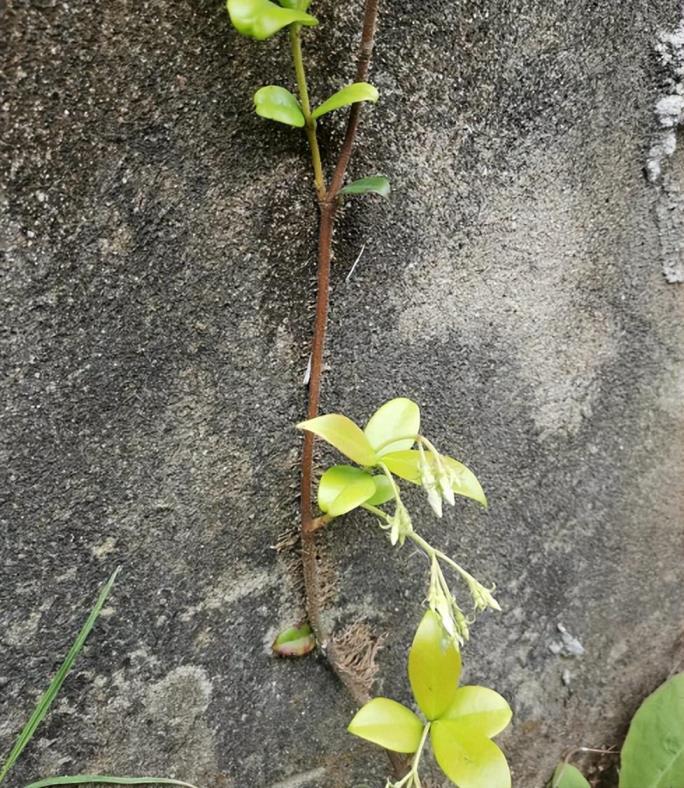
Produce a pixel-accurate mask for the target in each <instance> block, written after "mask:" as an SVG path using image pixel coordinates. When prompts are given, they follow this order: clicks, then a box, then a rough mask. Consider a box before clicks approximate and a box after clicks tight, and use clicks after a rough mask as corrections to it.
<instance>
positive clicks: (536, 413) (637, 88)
mask: <svg viewBox="0 0 684 788" xmlns="http://www.w3.org/2000/svg"><path fill="white" fill-rule="evenodd" d="M382 5H383V8H382V14H381V20H380V28H379V33H378V40H377V51H376V60H375V62H374V65H373V67H372V80H373V81H374V83H375V84H376V85H377V86H378V88H379V89H380V92H381V101H380V103H379V104H378V105H377V107H376V108H373V109H371V110H369V111H368V112H365V113H364V122H363V130H362V134H361V136H360V139H359V146H358V149H357V153H356V155H355V158H354V160H353V163H352V168H351V169H352V175H354V176H356V177H358V176H361V175H366V174H372V173H375V172H384V173H387V174H388V175H389V176H390V177H391V179H392V183H393V187H394V193H393V196H392V199H391V201H390V202H389V203H387V204H381V203H379V202H376V201H373V200H368V201H357V202H354V203H350V204H349V205H348V206H347V207H346V208H345V210H344V213H343V215H342V217H341V219H340V223H339V225H338V229H337V233H336V259H335V264H334V273H333V287H332V314H331V323H330V341H329V344H328V362H329V365H330V370H329V372H328V373H327V374H326V377H325V383H324V392H323V406H324V410H327V411H330V410H334V411H344V412H345V413H348V414H349V415H351V416H352V417H354V418H357V419H359V420H363V419H365V418H366V417H367V416H368V415H369V414H370V412H371V411H372V410H373V409H374V408H375V407H376V406H377V405H378V404H379V403H380V402H382V401H384V400H385V399H387V398H389V397H390V396H394V395H407V396H410V397H413V398H414V399H416V400H417V401H418V402H419V403H420V405H421V407H422V408H423V414H424V425H425V428H426V431H427V433H428V434H429V435H430V436H433V438H434V439H435V441H436V442H437V443H438V445H440V446H441V447H443V448H444V449H445V450H447V449H449V450H451V451H452V452H453V453H454V454H456V456H458V457H460V458H462V459H463V460H464V461H466V462H467V463H468V464H469V465H470V466H471V467H472V468H473V469H475V470H476V472H477V473H478V475H479V477H480V479H481V480H482V482H483V485H484V486H485V488H486V491H487V493H488V496H489V498H490V502H491V508H490V511H489V512H488V513H486V514H483V513H482V512H480V511H478V510H477V507H476V506H474V505H472V504H469V503H467V502H465V501H462V502H458V503H457V506H456V510H455V512H452V511H450V512H449V515H448V516H447V517H446V518H445V519H444V520H443V521H441V522H438V521H435V520H434V518H432V517H430V516H429V514H428V511H427V508H426V507H425V505H424V502H423V500H422V498H421V497H420V496H416V497H415V499H413V507H414V509H415V511H417V512H419V513H420V514H419V516H418V517H417V518H416V519H417V521H418V522H419V524H420V527H421V529H422V530H423V531H424V532H425V533H426V535H428V536H429V537H430V538H431V539H432V540H433V541H434V542H435V543H437V544H441V545H444V546H445V547H446V548H447V549H448V550H449V551H450V552H451V554H453V555H454V556H458V557H460V559H462V561H463V562H464V563H465V564H466V565H467V566H469V567H471V568H472V570H473V571H474V572H475V573H476V574H477V575H478V577H480V578H482V579H483V580H488V581H495V582H496V583H497V585H498V589H499V597H500V600H501V602H502V604H503V605H504V606H505V609H506V611H505V613H504V614H503V615H499V616H486V617H483V618H482V619H481V620H480V622H479V623H478V624H477V625H476V626H475V627H474V639H473V641H472V643H471V644H470V645H469V646H468V647H467V650H466V652H465V657H464V659H465V662H466V673H467V680H468V681H471V682H479V683H486V684H489V685H491V686H495V687H497V688H498V689H499V690H500V691H501V692H503V693H504V694H505V695H506V696H507V697H508V698H510V700H511V702H512V704H513V706H514V710H515V724H514V726H513V727H512V729H511V730H510V731H509V732H508V733H507V734H506V735H505V736H504V737H503V738H502V740H501V741H502V743H503V745H504V747H505V749H506V750H507V752H508V754H509V756H510V760H511V764H512V768H513V772H514V785H516V786H519V787H520V788H538V787H539V786H542V785H543V784H544V781H545V780H546V779H547V778H548V776H549V773H550V769H551V768H552V765H553V763H554V762H555V760H556V759H557V758H558V757H559V755H560V754H561V753H562V752H564V751H566V750H567V749H569V748H571V747H573V746H576V745H580V744H584V745H588V746H601V745H605V744H611V743H615V742H618V741H619V739H620V736H621V735H622V734H623V733H624V730H625V725H626V723H627V721H628V719H629V717H630V714H631V713H632V712H633V711H634V709H635V708H636V706H637V705H638V703H639V702H640V700H641V698H642V697H643V696H644V695H645V694H646V693H647V692H649V691H651V690H652V689H653V688H654V687H655V686H656V685H657V684H658V683H660V682H661V681H662V680H663V679H664V678H665V677H666V676H667V675H668V673H669V672H670V671H671V670H672V669H673V668H676V667H677V666H678V665H679V666H680V667H681V660H682V645H681V640H680V635H681V613H682V603H683V602H684V592H683V591H682V581H683V580H684V562H683V561H682V557H683V555H684V553H683V549H684V542H683V539H682V502H683V501H684V489H683V481H682V480H683V479H684V456H683V455H684V449H683V446H684V440H683V439H684V434H683V433H684V430H683V429H682V427H683V409H682V401H683V399H684V351H683V349H682V348H683V344H682V340H683V338H684V336H683V335H684V330H683V328H682V325H683V323H682V317H683V309H682V298H683V291H682V289H681V285H678V284H677V283H676V281H677V278H678V270H679V269H678V267H677V266H678V265H680V264H682V258H681V254H682V247H681V234H678V232H677V227H682V226H683V225H684V218H683V217H684V198H683V197H682V195H684V159H683V158H682V156H683V155H684V154H683V153H682V151H683V150H684V140H682V135H681V133H679V148H678V149H677V150H676V151H675V152H674V153H673V152H672V147H673V145H672V143H673V141H674V142H675V143H676V142H677V131H676V125H677V123H678V121H679V120H680V117H679V116H678V115H677V98H676V97H677V95H681V91H682V86H681V72H680V71H679V70H678V69H680V68H681V67H682V62H680V61H678V60H677V57H679V55H680V54H681V50H677V47H678V46H679V44H678V41H679V39H678V38H677V35H674V36H673V37H670V38H668V35H669V34H676V33H677V30H678V25H681V24H682V17H681V9H678V8H677V3H676V2H674V0H650V2H648V3H647V2H644V1H643V0H626V2H622V3H615V2H611V0H601V1H600V2H594V1H592V2H589V1H588V0H580V1H579V2H577V1H574V2H569V1H568V2H565V1H564V0H513V1H510V0H488V2H484V1H483V0H463V2H458V3H457V2H449V3H443V2H436V1H434V0H430V1H429V2H428V1H427V0H426V2H424V3H420V4H417V3H413V2H408V0H392V2H391V3H390V2H385V3H383V4H382ZM315 10H316V12H317V14H318V15H319V17H320V19H321V26H320V28H319V29H318V30H317V31H316V32H314V33H311V34H307V35H306V52H307V55H308V57H309V62H310V63H311V70H312V76H311V81H312V90H313V93H314V95H315V96H316V97H318V98H322V97H325V96H326V95H327V94H328V93H330V92H331V91H332V90H333V89H334V88H335V87H337V86H339V85H340V84H342V83H343V82H344V81H346V80H349V79H350V78H351V77H352V75H353V53H354V50H355V45H356V41H357V34H358V33H357V31H358V27H359V25H358V20H359V13H360V3H359V2H358V0H354V2H349V3H335V2H333V0H320V2H317V3H316V4H315ZM0 13H1V14H2V17H1V18H2V22H1V24H2V30H3V37H6V38H8V39H9V47H7V48H6V51H5V54H4V59H5V69H4V73H5V75H6V78H7V82H6V87H5V89H4V90H3V106H2V122H3V124H4V131H3V135H2V136H3V145H2V154H1V155H2V164H3V184H4V188H5V193H4V198H3V202H2V225H3V237H4V240H3V250H4V254H3V257H2V266H3V269H2V274H3V276H2V289H1V292H0V296H1V299H2V343H3V345H2V354H1V356H0V361H1V363H2V378H1V381H0V385H1V386H2V405H3V410H2V459H3V461H2V464H1V467H2V470H1V471H0V473H1V474H2V477H3V480H2V482H1V484H0V493H1V495H2V498H1V499H0V500H1V502H2V507H1V508H0V516H1V517H2V522H1V525H0V539H1V542H0V545H1V546H2V552H1V555H0V572H1V576H0V643H1V644H2V650H1V652H0V653H1V656H0V688H1V692H0V749H5V748H8V747H9V745H10V743H11V741H12V739H13V737H14V736H15V735H16V733H17V731H18V729H19V728H20V726H21V724H22V722H23V720H24V719H25V717H26V715H27V714H28V712H29V710H30V708H31V705H32V703H33V702H34V701H35V699H36V696H37V693H38V692H39V691H40V690H41V689H42V688H43V687H44V686H45V683H46V679H47V677H48V676H49V675H50V673H51V672H52V671H53V670H54V668H55V667H56V665H57V664H58V657H59V656H61V654H62V653H63V652H64V651H65V650H66V648H67V645H68V643H69V642H70V640H71V638H72V637H73V635H74V633H75V632H76V630H77V629H78V626H79V624H80V621H81V619H82V617H83V615H84V611H85V610H86V609H87V607H88V606H89V605H90V604H91V601H92V599H93V597H94V594H95V589H96V588H97V585H98V583H99V582H100V581H102V580H103V579H104V578H105V577H106V576H107V574H108V573H109V572H110V571H111V570H112V568H113V567H114V566H115V565H117V564H121V565H122V566H123V574H122V575H121V578H120V581H119V583H118V585H117V588H116V591H115V593H114V594H113V596H112V598H111V603H110V605H109V606H108V609H107V612H106V615H105V617H104V618H103V619H102V621H101V622H100V623H99V624H98V626H97V629H96V631H95V633H94V636H93V638H92V640H91V642H90V645H89V647H88V649H87V652H86V653H85V655H84V657H83V658H82V659H81V660H80V662H79V663H78V669H77V671H76V672H75V674H74V675H72V676H71V678H70V679H69V681H68V683H67V685H66V686H65V690H64V693H63V695H62V698H61V700H60V701H59V703H58V704H57V706H56V709H55V711H54V712H53V713H52V714H51V716H50V718H49V720H48V722H47V723H46V724H45V725H44V726H43V727H42V728H41V730H40V733H39V736H38V738H37V739H36V740H35V741H34V743H33V744H32V745H31V746H30V748H29V750H28V751H27V756H26V758H25V759H24V761H23V765H22V766H21V767H20V768H19V769H17V771H16V773H15V775H14V778H12V779H14V780H15V781H16V782H13V781H12V779H10V785H20V784H22V785H23V784H24V783H25V782H27V781H29V779H30V778H31V777H34V778H37V777H38V776H40V775H42V774H44V773H54V772H62V773H64V772H74V771H83V770H87V771H96V770H117V771H119V772H128V773H131V772H134V773H135V772H137V773H146V774H150V773H157V774H167V775H171V774H175V775H177V776H180V777H185V778H187V779H190V780H193V781H195V782H197V783H198V784H199V785H201V786H205V787H206V788H211V787H213V786H219V788H228V786H235V787H237V786H240V788H243V787H244V786H248V787H249V788H262V787H263V786H275V785H288V786H299V785H301V786H305V785H309V786H321V787H322V786H326V787H327V788H329V786H344V787H345V788H348V787H349V786H356V788H358V786H361V785H373V786H375V785H377V786H380V785H382V780H383V775H384V774H385V772H386V762H385V760H384V759H383V757H382V755H381V753H379V752H378V751H376V749H375V748H372V747H370V746H366V745H364V744H363V743H361V742H357V741H355V740H352V738H351V737H350V736H347V735H346V734H345V733H344V727H345V725H346V724H347V722H348V720H349V719H350V717H351V715H352V714H353V712H354V707H353V705H352V704H351V702H350V701H349V699H348V697H347V696H346V695H345V693H344V692H343V691H342V690H341V689H340V687H339V686H338V685H337V684H336V682H335V681H334V680H333V678H332V677H331V675H330V674H329V673H328V671H327V670H326V668H325V666H324V665H322V664H320V663H318V662H317V661H316V660H315V659H313V658H310V659H306V660H301V661H298V662H279V661H274V660H273V659H272V658H271V656H270V654H269V643H270V640H271V639H272V637H273V636H274V634H275V633H276V632H277V631H278V630H279V629H281V628H283V627H284V626H287V625H289V624H291V623H293V622H294V621H296V620H297V618H298V617H299V616H300V615H301V608H302V600H301V593H300V588H299V577H298V573H297V564H296V560H294V559H295V555H294V551H292V550H290V551H288V550H287V549H285V550H284V551H281V552H280V553H278V552H277V551H276V550H274V549H273V547H272V546H273V545H274V544H275V543H276V542H277V541H278V540H279V538H280V537H281V536H282V535H283V534H287V532H288V531H291V529H292V528H293V527H294V525H295V523H296V513H297V500H296V495H297V483H298V469H297V457H298V449H299V445H300V438H299V436H298V435H297V434H296V432H295V431H294V429H293V424H294V423H295V422H296V421H297V420H299V418H301V416H302V413H303V410H304V402H305V391H304V388H303V386H302V376H303V373H304V369H305V367H306V361H307V356H308V342H309V339H310V334H311V307H312V300H313V290H312V284H313V271H314V243H315V221H316V213H315V206H314V204H313V202H312V200H311V198H310V188H311V178H310V175H309V172H308V165H307V155H306V148H305V145H304V143H303V141H302V139H301V138H300V135H298V134H297V133H296V132H294V131H291V130H288V129H286V128H284V127H282V128H281V127H278V126H275V125H272V124H268V123H267V122H265V121H263V120H261V119H260V118H257V117H256V116H255V115H254V114H253V113H252V111H251V99H250V97H251V93H252V92H253V90H254V89H255V88H256V87H258V86H260V85H261V84H266V83H269V82H277V81H282V79H283V77H282V75H283V74H285V75H286V77H285V79H286V81H287V82H288V83H289V82H291V76H290V71H289V64H288V55H287V49H286V47H285V45H284V44H285V42H284V40H282V39H279V38H278V39H273V40H272V41H270V42H267V43H264V44H257V43H255V42H249V41H247V40H245V39H240V38H238V37H237V36H236V35H235V34H234V33H233V32H232V31H231V29H230V27H229V23H228V19H227V16H226V14H225V11H224V9H223V7H222V5H221V3H220V2H218V0H195V2H190V1H189V0H179V2H174V3H168V2H161V0H136V2H132V1H129V0H124V1H122V2H115V3H111V2H109V3H107V2H102V1H101V0H92V1H91V2H83V1H82V0H81V1H79V0H72V1H71V2H64V1H63V0H4V2H3V3H2V4H1V5H0ZM679 30H680V36H681V38H682V42H684V26H683V27H680V28H679ZM678 52H679V54H678ZM678 91H679V93H678ZM668 97H670V98H671V97H674V99H672V98H671V100H670V102H669V104H670V105H672V107H671V108H672V112H671V113H670V114H669V115H667V113H665V115H666V117H665V122H666V123H667V122H669V123H670V125H669V126H667V125H662V124H663V117H664V116H663V113H662V111H661V112H660V114H658V113H656V112H655V107H656V105H657V104H658V102H659V101H661V100H662V99H663V98H666V99H667V98H668ZM666 103H667V102H666ZM666 108H667V107H666ZM661 110H662V105H661ZM679 111H681V107H680V110H679ZM330 118H331V120H329V121H328V120H326V121H325V123H323V124H322V143H323V147H324V151H325V153H326V156H327V158H328V160H329V161H330V160H331V159H332V156H333V154H334V151H335V150H336V146H337V144H338V142H339V137H340V131H341V128H342V126H341V124H342V120H343V118H342V117H339V118H332V116H330ZM668 118H669V121H668ZM653 162H655V164H656V165H657V171H655V170H654V166H655V165H654V164H653ZM645 170H646V171H647V172H649V173H650V176H651V179H650V180H649V178H648V177H646V175H645ZM363 244H365V252H364V255H363V257H362V259H361V261H360V262H359V264H358V266H357V269H356V271H355V273H354V276H353V277H352V278H351V280H350V281H349V282H348V283H347V282H345V277H346V275H347V273H348V272H349V269H350V267H351V265H352V263H353V261H354V260H355V258H356V256H357V254H358V253H359V250H360V248H361V246H362V245H363ZM664 272H665V273H666V274H667V276H665V275H664ZM668 280H669V281H668ZM321 544H322V551H323V553H324V557H325V560H326V561H328V562H329V564H330V566H331V567H333V568H334V572H333V576H334V582H333V586H334V593H333V598H332V599H331V603H330V608H329V610H328V618H329V621H331V622H334V624H335V626H336V627H337V629H338V631H340V630H341V629H342V628H343V627H344V626H346V625H348V624H350V623H352V622H354V621H357V620H359V619H360V618H365V619H366V620H367V621H368V625H369V627H370V628H371V630H372V631H373V632H374V633H386V634H387V640H386V644H385V648H384V649H383V650H382V652H381V653H380V656H379V673H378V677H377V682H376V691H377V692H381V693H384V694H388V695H391V696H393V697H396V698H399V699H407V682H406V680H405V676H404V665H405V654H406V648H407V646H408V644H409V642H410V638H411V635H412V632H413V630H414V628H415V625H416V623H417V620H418V617H419V615H420V605H419V603H420V600H421V599H422V595H423V594H424V588H425V586H424V583H425V574H424V571H425V567H424V566H423V564H422V562H421V559H420V558H419V557H418V556H415V555H413V554H412V552H411V550H409V548H408V547H406V548H404V549H403V550H402V551H394V552H392V551H390V548H389V546H388V544H386V541H385V539H384V538H383V537H381V535H380V534H379V532H378V530H377V528H376V527H375V525H374V523H373V522H372V520H370V519H368V518H364V517H360V516H359V517H352V518H350V519H349V520H348V521H346V522H343V523H340V524H339V525H336V526H335V528H334V529H331V530H330V532H329V533H325V534H324V535H323V536H322V539H321ZM558 624H561V625H563V626H564V627H566V628H567V630H568V632H570V633H571V634H572V635H573V636H575V637H576V638H578V639H579V641H580V642H581V644H582V645H583V647H584V649H585V654H584V656H582V657H575V658H567V657H564V656H563V655H562V653H561V654H557V653H554V652H555V651H557V648H556V646H555V644H556V643H558V644H561V636H560V633H559V631H558V629H557V627H558ZM563 679H565V681H564V680H563ZM290 777H291V778H292V779H291V780H290V781H289V782H288V781H287V780H288V778H290ZM434 785H441V783H440V782H439V781H438V780H436V781H435V782H434Z"/></svg>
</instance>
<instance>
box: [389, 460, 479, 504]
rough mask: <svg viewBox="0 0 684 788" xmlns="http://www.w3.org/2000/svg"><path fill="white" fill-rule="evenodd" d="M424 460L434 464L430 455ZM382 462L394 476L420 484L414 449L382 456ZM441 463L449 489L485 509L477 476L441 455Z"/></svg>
mask: <svg viewBox="0 0 684 788" xmlns="http://www.w3.org/2000/svg"><path fill="white" fill-rule="evenodd" d="M426 459H427V461H428V462H429V463H434V458H433V457H432V455H430V454H427V455H426ZM382 461H383V462H384V463H385V465H386V466H387V467H388V469H389V470H390V471H392V473H393V474H394V475H395V476H398V477H399V478H400V479H406V481H409V482H413V483H414V484H420V465H419V463H420V452H418V451H417V450H416V449H411V450H410V451H393V452H390V453H389V454H385V455H383V457H382ZM442 461H443V463H444V465H445V466H446V467H447V469H448V470H449V471H450V473H451V489H452V490H453V491H454V492H455V493H456V495H462V496H463V497H464V498H472V499H473V500H474V501H477V502H478V503H479V504H481V505H482V506H484V507H485V508H486V507H487V498H486V496H485V494H484V491H483V489H482V487H481V485H480V482H479V481H478V480H477V476H475V474H474V473H473V472H472V471H471V470H470V468H467V467H466V466H465V465H464V464H463V463H462V462H459V461H458V460H455V459H454V458H453V457H448V456H447V455H445V454H443V455H442Z"/></svg>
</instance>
